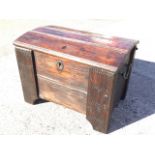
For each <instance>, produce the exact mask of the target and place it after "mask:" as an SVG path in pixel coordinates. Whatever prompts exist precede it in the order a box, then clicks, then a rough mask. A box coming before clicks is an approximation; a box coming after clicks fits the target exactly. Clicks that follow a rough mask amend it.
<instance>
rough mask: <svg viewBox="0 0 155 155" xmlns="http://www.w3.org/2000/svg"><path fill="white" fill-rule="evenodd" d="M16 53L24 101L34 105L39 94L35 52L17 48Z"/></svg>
mask: <svg viewBox="0 0 155 155" xmlns="http://www.w3.org/2000/svg"><path fill="white" fill-rule="evenodd" d="M15 51H16V58H17V64H18V69H19V74H20V79H21V84H22V89H23V94H24V99H25V101H26V102H28V103H32V104H34V103H35V102H36V100H37V99H38V92H37V81H36V76H35V65H34V56H33V51H32V50H29V49H24V48H16V49H15Z"/></svg>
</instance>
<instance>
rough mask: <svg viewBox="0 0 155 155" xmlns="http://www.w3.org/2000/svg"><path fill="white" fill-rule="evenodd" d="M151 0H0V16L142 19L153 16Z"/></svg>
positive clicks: (15, 17)
mask: <svg viewBox="0 0 155 155" xmlns="http://www.w3.org/2000/svg"><path fill="white" fill-rule="evenodd" d="M154 12H155V11H154V1H153V0H25V1H24V0H12V1H11V0H0V18H1V19H17V18H24V19H30V18H35V19H60V18H61V19H62V18H65V19H66V18H72V19H81V18H82V19H84V18H87V19H88V18H91V19H92V18H95V19H100V18H102V19H103V18H104V19H122V18H123V19H133V18H134V19H143V20H146V19H147V20H148V19H150V20H152V18H153V17H154Z"/></svg>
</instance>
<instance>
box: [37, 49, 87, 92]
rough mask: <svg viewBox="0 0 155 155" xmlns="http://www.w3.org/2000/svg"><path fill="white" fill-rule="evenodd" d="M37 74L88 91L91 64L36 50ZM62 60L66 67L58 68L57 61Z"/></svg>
mask: <svg viewBox="0 0 155 155" xmlns="http://www.w3.org/2000/svg"><path fill="white" fill-rule="evenodd" d="M34 55H35V61H36V70H37V75H42V76H44V77H47V78H48V79H49V78H50V79H52V80H53V81H55V82H57V83H61V84H62V85H64V86H69V87H73V88H75V89H79V90H81V91H84V92H87V86H88V84H87V83H88V82H87V81H88V75H89V68H90V66H89V65H86V64H82V63H79V62H75V61H71V60H68V59H65V58H62V57H57V56H54V55H47V54H45V53H40V52H38V51H36V52H34ZM59 60H61V61H62V63H63V65H64V69H63V70H62V71H61V72H60V71H59V70H57V66H56V63H57V62H58V61H59Z"/></svg>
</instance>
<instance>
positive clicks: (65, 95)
mask: <svg viewBox="0 0 155 155" xmlns="http://www.w3.org/2000/svg"><path fill="white" fill-rule="evenodd" d="M38 83H39V97H40V98H43V99H46V100H48V101H52V102H55V103H58V104H61V105H63V106H65V107H68V108H70V109H74V110H76V111H78V112H81V113H85V112H86V100H87V94H86V93H84V92H82V91H78V90H76V89H73V88H69V87H65V86H64V85H61V84H60V83H56V82H54V81H52V80H51V79H47V78H43V77H41V76H38Z"/></svg>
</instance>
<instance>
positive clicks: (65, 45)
mask: <svg viewBox="0 0 155 155" xmlns="http://www.w3.org/2000/svg"><path fill="white" fill-rule="evenodd" d="M19 42H21V43H24V44H23V46H27V48H31V47H32V45H33V48H35V49H36V50H37V47H41V48H44V49H48V50H51V54H52V50H55V51H58V52H60V53H64V54H68V55H72V56H76V57H79V58H84V59H86V60H92V61H94V62H98V63H101V64H108V65H112V66H119V65H120V64H121V63H122V61H124V57H125V53H119V52H118V51H117V50H115V49H111V48H109V47H100V46H97V45H96V44H92V43H88V42H81V41H80V42H79V41H77V40H73V39H69V38H64V37H61V36H56V35H52V34H50V35H49V34H45V33H41V32H35V31H31V32H27V33H26V34H25V35H24V36H22V37H20V38H18V43H17V44H20V43H19ZM21 45H22V44H20V46H21ZM42 52H44V51H42ZM45 52H46V51H45Z"/></svg>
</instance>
